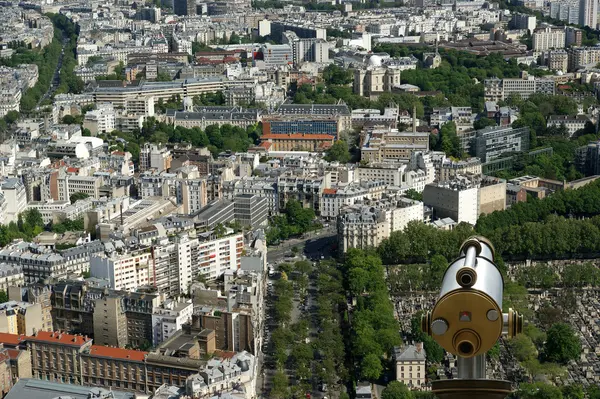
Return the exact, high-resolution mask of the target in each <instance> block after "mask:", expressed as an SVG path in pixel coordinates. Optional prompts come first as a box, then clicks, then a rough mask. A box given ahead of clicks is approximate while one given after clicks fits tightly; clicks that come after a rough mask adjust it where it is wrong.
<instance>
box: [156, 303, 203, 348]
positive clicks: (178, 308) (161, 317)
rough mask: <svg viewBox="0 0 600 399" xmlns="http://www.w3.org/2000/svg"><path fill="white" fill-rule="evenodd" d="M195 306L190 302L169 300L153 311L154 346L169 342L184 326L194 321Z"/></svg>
mask: <svg viewBox="0 0 600 399" xmlns="http://www.w3.org/2000/svg"><path fill="white" fill-rule="evenodd" d="M193 313H194V305H193V304H192V303H191V301H190V302H176V301H173V300H167V301H165V302H163V303H162V305H161V306H160V307H156V308H154V309H153V311H152V328H153V330H154V335H153V341H152V344H153V345H154V346H158V345H159V344H161V343H162V342H164V341H167V340H169V339H170V338H171V337H172V336H174V335H175V334H176V333H177V332H178V331H181V329H182V327H183V325H184V324H186V323H188V322H189V321H190V320H191V319H192V314H193Z"/></svg>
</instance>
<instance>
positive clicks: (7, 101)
mask: <svg viewBox="0 0 600 399" xmlns="http://www.w3.org/2000/svg"><path fill="white" fill-rule="evenodd" d="M21 96H22V93H21V88H20V87H18V86H17V85H14V86H12V87H10V86H3V87H2V89H1V90H0V117H4V116H5V115H6V114H7V113H9V112H10V111H17V112H19V110H20V109H21Z"/></svg>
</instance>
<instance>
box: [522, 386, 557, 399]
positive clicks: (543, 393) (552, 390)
mask: <svg viewBox="0 0 600 399" xmlns="http://www.w3.org/2000/svg"><path fill="white" fill-rule="evenodd" d="M517 398H519V399H562V398H563V395H562V392H561V391H560V388H558V387H555V386H553V385H549V384H546V383H543V382H536V383H534V384H521V385H519V389H518V391H517Z"/></svg>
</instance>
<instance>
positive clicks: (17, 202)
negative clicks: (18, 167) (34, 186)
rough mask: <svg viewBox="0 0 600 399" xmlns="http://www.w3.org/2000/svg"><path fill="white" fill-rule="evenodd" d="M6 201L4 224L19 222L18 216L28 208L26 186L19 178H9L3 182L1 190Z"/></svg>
mask: <svg viewBox="0 0 600 399" xmlns="http://www.w3.org/2000/svg"><path fill="white" fill-rule="evenodd" d="M0 191H1V192H2V194H4V201H6V213H4V223H5V224H8V223H10V222H15V223H16V222H17V219H18V216H19V214H20V213H21V212H23V211H24V210H25V209H26V208H27V193H26V190H25V184H23V181H22V180H21V179H19V178H15V177H12V178H9V179H6V180H4V181H3V182H2V186H1V190H0Z"/></svg>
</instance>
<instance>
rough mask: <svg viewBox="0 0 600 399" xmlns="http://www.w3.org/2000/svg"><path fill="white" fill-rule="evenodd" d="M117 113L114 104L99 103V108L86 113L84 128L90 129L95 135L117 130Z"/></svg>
mask: <svg viewBox="0 0 600 399" xmlns="http://www.w3.org/2000/svg"><path fill="white" fill-rule="evenodd" d="M116 115H117V114H116V112H115V110H114V108H113V105H112V104H110V103H104V104H98V108H97V109H95V110H93V111H89V112H87V113H86V114H85V118H84V119H83V128H84V129H89V131H90V132H91V133H92V135H93V136H96V135H97V134H99V133H110V132H112V131H113V130H115V123H116Z"/></svg>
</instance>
